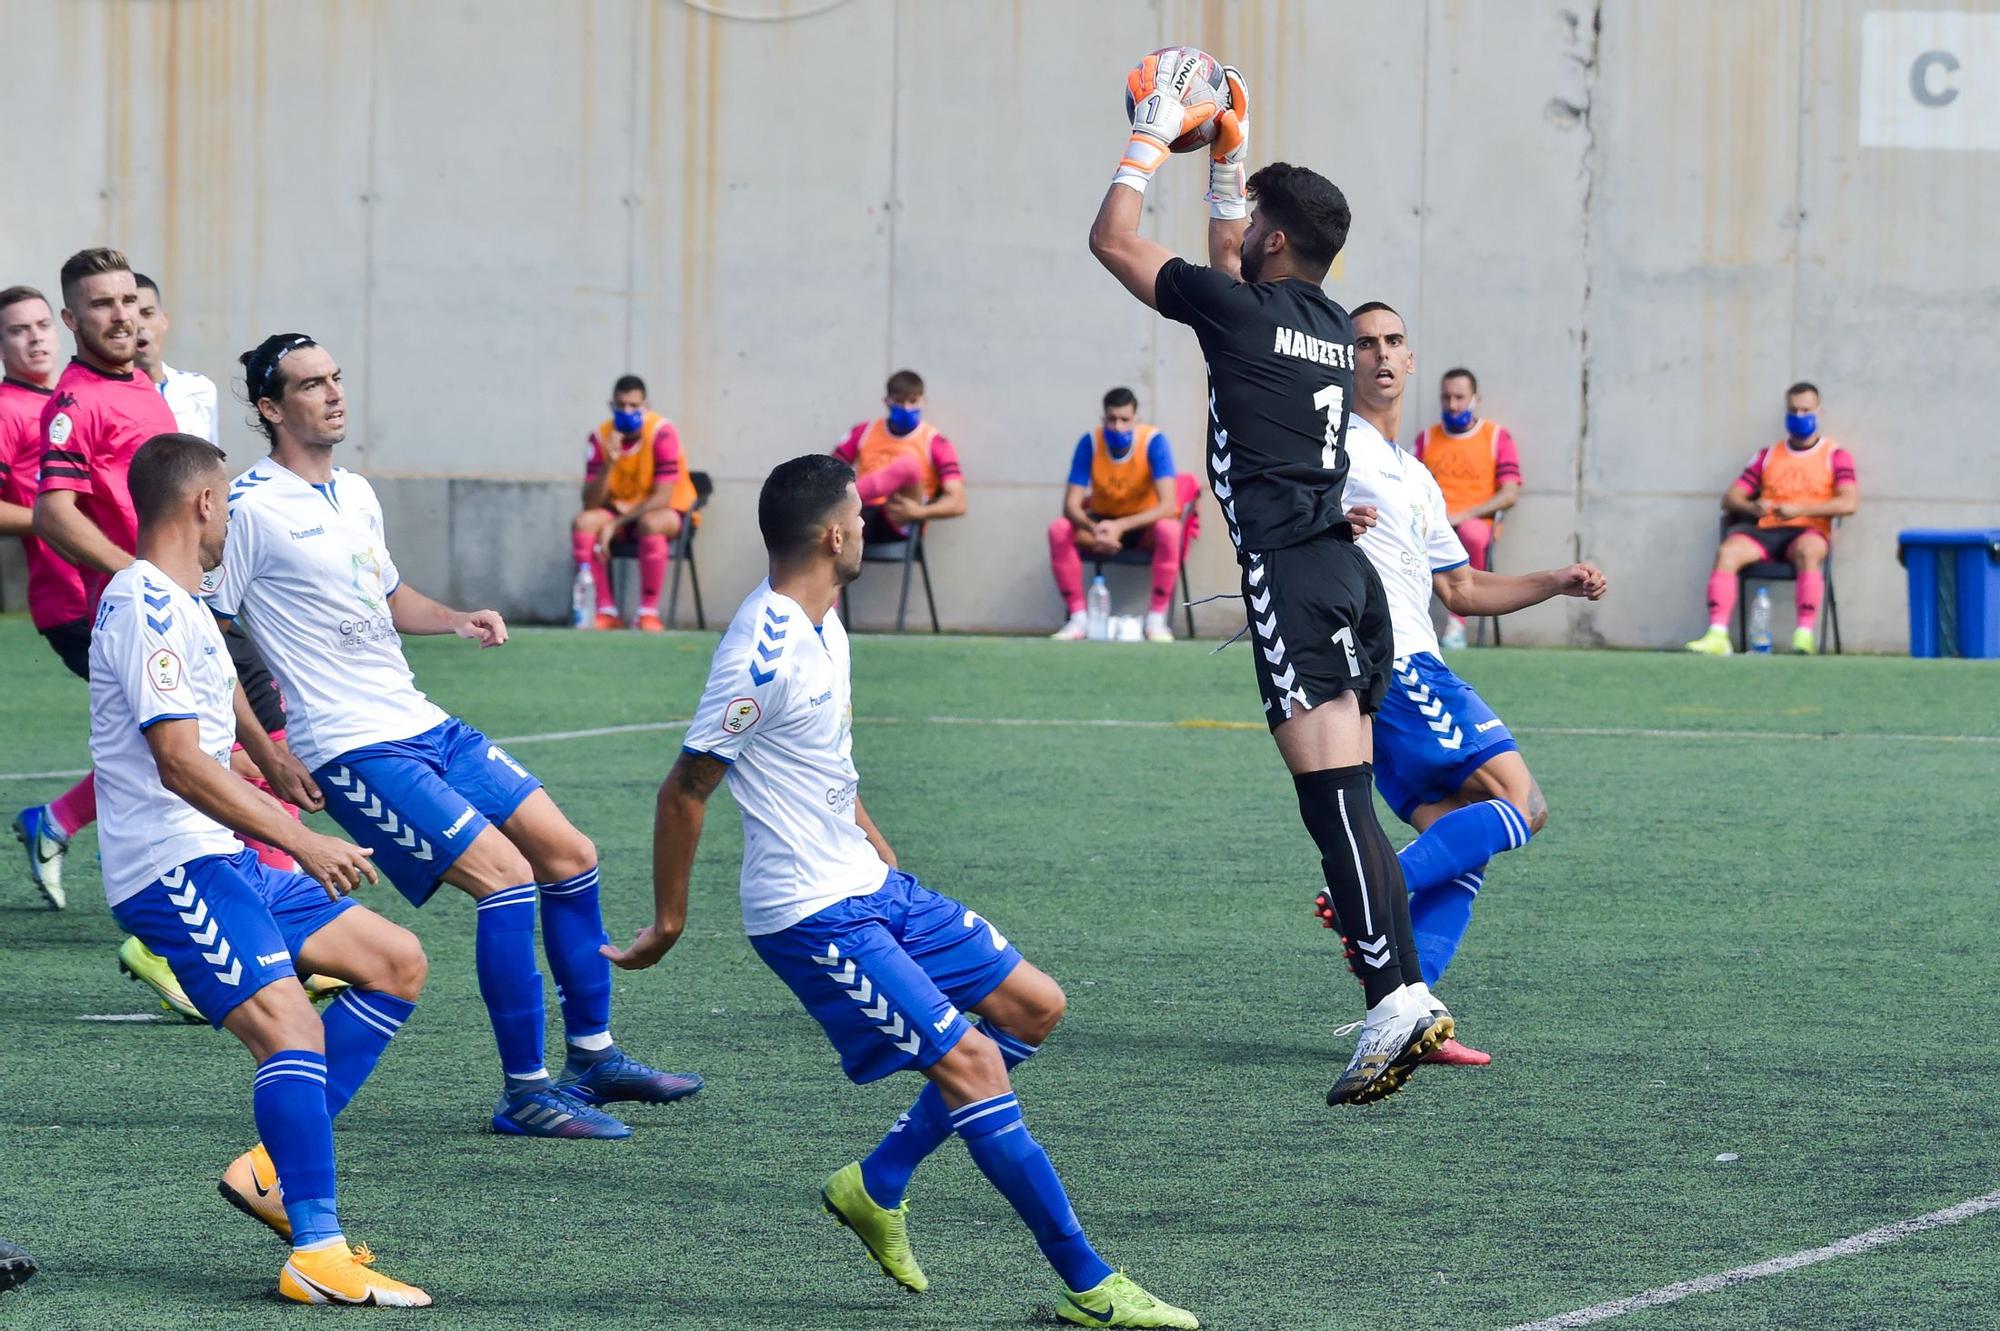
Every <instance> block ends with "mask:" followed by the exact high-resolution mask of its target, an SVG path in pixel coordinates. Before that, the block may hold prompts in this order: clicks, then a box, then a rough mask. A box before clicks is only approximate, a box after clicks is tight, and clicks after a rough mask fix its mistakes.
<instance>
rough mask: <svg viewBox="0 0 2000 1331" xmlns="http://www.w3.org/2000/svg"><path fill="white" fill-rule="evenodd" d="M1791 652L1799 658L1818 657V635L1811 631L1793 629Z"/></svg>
mask: <svg viewBox="0 0 2000 1331" xmlns="http://www.w3.org/2000/svg"><path fill="white" fill-rule="evenodd" d="M1792 650H1793V651H1794V652H1797V653H1798V654H1799V655H1800V656H1818V655H1819V635H1817V634H1816V633H1814V632H1813V631H1812V630H1811V629H1793V630H1792Z"/></svg>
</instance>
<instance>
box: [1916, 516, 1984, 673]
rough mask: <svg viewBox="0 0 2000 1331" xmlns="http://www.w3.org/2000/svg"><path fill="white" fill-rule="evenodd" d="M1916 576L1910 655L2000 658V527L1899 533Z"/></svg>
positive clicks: (1922, 530)
mask: <svg viewBox="0 0 2000 1331" xmlns="http://www.w3.org/2000/svg"><path fill="white" fill-rule="evenodd" d="M1896 558H1897V560H1899V561H1900V562H1901V563H1902V565H1903V567H1904V568H1905V569H1906V570H1907V571H1908V573H1909V575H1910V655H1911V656H1977V657H1986V658H1992V657H2000V527H1984V528H1973V529H1971V530H1968V531H1937V530H1931V529H1921V528H1920V529H1917V530H1914V531H1906V532H1901V533H1898V534H1897V537H1896Z"/></svg>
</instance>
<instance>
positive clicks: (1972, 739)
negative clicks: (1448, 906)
mask: <svg viewBox="0 0 2000 1331" xmlns="http://www.w3.org/2000/svg"><path fill="white" fill-rule="evenodd" d="M854 720H855V724H856V725H863V726H906V725H932V726H1005V727H1015V728H1034V729H1045V730H1251V731H1261V730H1264V729H1265V725H1264V723H1263V722H1262V721H1236V720H1229V721H1213V720H1204V719H1201V718H1194V719H1190V720H1184V721H1161V720H1151V719H1143V718H1130V717H1039V716H926V717H922V718H904V717H895V716H858V717H856V718H855V719H854ZM687 725H688V721H687V719H686V718H682V719H680V720H675V721H635V722H632V723H631V724H629V725H621V726H591V727H589V728H587V729H583V730H546V731H542V732H541V733H539V734H534V735H500V736H496V737H495V738H494V741H493V742H494V743H496V744H549V743H554V742H557V741H559V740H571V739H602V738H604V737H606V736H609V735H644V734H652V733H656V732H661V731H668V730H684V729H686V728H687ZM1509 729H1511V730H1512V731H1513V732H1514V733H1515V734H1517V735H1556V736H1568V737H1575V738H1583V739H1679V740H1703V739H1749V740H1812V741H1831V740H1879V741H1882V742H1884V743H1890V744H2000V735H1920V734H1915V733H1912V732H1908V731H1867V730H1821V731H1809V730H1674V729H1668V728H1664V727H1653V726H1536V725H1527V726H1511V727H1509ZM88 770H89V769H88V768H83V767H70V768H61V769H58V770H54V771H47V772H0V781H74V780H75V779H76V778H77V777H80V776H82V775H83V774H84V773H85V772H86V771H88Z"/></svg>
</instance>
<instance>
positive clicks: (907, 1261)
mask: <svg viewBox="0 0 2000 1331" xmlns="http://www.w3.org/2000/svg"><path fill="white" fill-rule="evenodd" d="M819 1197H820V1203H821V1205H822V1206H824V1207H825V1209H826V1213H827V1214H828V1215H830V1216H832V1217H833V1218H834V1220H835V1221H837V1222H838V1223H839V1224H840V1225H841V1227H842V1228H844V1229H851V1230H853V1231H854V1237H856V1238H858V1239H860V1240H861V1244H862V1246H863V1247H865V1248H867V1249H868V1255H869V1256H870V1257H872V1258H874V1259H875V1262H876V1265H878V1266H880V1267H881V1268H882V1271H883V1274H885V1275H887V1276H888V1277H889V1278H890V1279H891V1280H894V1281H895V1282H896V1283H897V1284H899V1285H901V1286H902V1287H903V1288H904V1289H912V1290H915V1291H916V1292H917V1293H919V1294H921V1293H923V1292H924V1291H925V1290H927V1289H929V1288H930V1287H931V1282H930V1277H928V1276H926V1275H925V1274H924V1268H923V1267H921V1266H918V1265H917V1257H916V1254H915V1253H913V1252H911V1251H910V1231H909V1214H910V1204H909V1203H908V1202H907V1201H906V1202H904V1203H903V1204H902V1205H900V1206H898V1207H897V1208H896V1209H895V1210H893V1211H892V1210H890V1209H888V1208H887V1207H884V1206H878V1205H876V1204H875V1199H874V1198H873V1197H870V1196H869V1195H868V1189H867V1188H866V1187H864V1186H862V1182H861V1166H860V1164H859V1163H855V1164H850V1165H842V1166H841V1167H840V1168H839V1169H837V1170H835V1171H834V1172H833V1173H832V1175H830V1176H829V1177H828V1178H827V1180H826V1182H825V1183H823V1184H821V1185H820V1190H819Z"/></svg>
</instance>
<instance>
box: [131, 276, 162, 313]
mask: <svg viewBox="0 0 2000 1331" xmlns="http://www.w3.org/2000/svg"><path fill="white" fill-rule="evenodd" d="M132 285H133V286H135V287H144V288H146V290H148V291H150V292H152V293H153V301H154V303H155V304H159V305H164V304H166V303H167V299H166V297H165V296H162V295H161V294H160V284H159V283H158V282H155V281H154V280H153V279H152V278H150V277H148V276H146V275H145V274H144V273H134V274H132Z"/></svg>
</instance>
